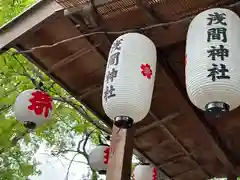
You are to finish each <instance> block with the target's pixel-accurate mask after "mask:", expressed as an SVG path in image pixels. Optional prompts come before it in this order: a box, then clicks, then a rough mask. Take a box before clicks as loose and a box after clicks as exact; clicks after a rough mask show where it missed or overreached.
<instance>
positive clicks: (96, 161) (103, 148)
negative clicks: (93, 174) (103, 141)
mask: <svg viewBox="0 0 240 180" xmlns="http://www.w3.org/2000/svg"><path fill="white" fill-rule="evenodd" d="M109 153H110V147H109V146H107V145H100V146H97V147H96V148H94V149H93V150H92V151H91V152H90V154H89V165H90V167H91V168H92V169H94V170H95V171H98V173H99V174H106V171H107V164H108V159H109Z"/></svg>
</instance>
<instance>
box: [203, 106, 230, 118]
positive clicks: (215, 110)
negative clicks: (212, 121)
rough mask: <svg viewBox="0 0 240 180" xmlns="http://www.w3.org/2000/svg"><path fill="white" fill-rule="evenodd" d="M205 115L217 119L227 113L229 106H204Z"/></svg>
mask: <svg viewBox="0 0 240 180" xmlns="http://www.w3.org/2000/svg"><path fill="white" fill-rule="evenodd" d="M205 109H206V115H207V116H211V117H215V118H218V117H220V115H221V114H223V113H225V112H228V111H229V109H230V106H229V105H228V104H227V103H224V102H210V103H208V104H207V105H206V106H205Z"/></svg>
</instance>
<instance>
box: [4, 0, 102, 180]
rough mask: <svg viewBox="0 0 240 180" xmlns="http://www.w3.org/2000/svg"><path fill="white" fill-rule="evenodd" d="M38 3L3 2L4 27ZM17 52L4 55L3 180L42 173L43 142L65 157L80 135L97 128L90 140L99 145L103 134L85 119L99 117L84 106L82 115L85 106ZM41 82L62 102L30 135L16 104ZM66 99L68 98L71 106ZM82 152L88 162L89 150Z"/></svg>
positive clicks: (26, 0) (29, 0)
mask: <svg viewBox="0 0 240 180" xmlns="http://www.w3.org/2000/svg"><path fill="white" fill-rule="evenodd" d="M34 2H35V0H0V25H3V24H4V23H6V22H7V21H9V20H11V19H12V18H14V17H15V16H17V15H18V14H19V13H21V12H22V11H23V10H24V9H26V8H27V7H29V6H30V5H32V4H33V3H34ZM14 52H15V51H14V50H13V49H11V50H9V51H8V52H6V53H4V54H1V55H0V67H1V68H0V75H1V76H0V112H1V113H0V180H26V177H28V176H30V175H38V174H40V172H39V170H38V169H37V167H38V166H37V165H38V163H37V162H36V160H35V159H34V154H35V153H36V151H37V150H38V148H39V145H40V144H41V143H42V142H44V143H45V144H46V145H47V147H48V148H49V149H50V150H51V151H53V152H56V151H57V154H61V153H62V154H64V153H65V152H64V150H73V149H74V148H76V143H75V137H76V136H80V137H81V136H83V135H84V134H86V133H89V132H90V131H92V130H93V129H95V131H94V133H92V134H91V135H90V137H89V139H90V140H91V141H92V142H93V143H99V138H98V137H99V136H100V134H101V132H100V131H99V130H96V128H95V127H93V125H92V124H91V123H89V122H88V121H87V120H86V119H85V118H84V117H88V118H90V119H93V120H95V121H98V120H97V118H96V117H95V116H93V115H92V114H91V113H90V112H89V111H88V110H87V109H84V107H82V110H83V111H84V115H83V114H81V113H79V111H77V110H78V109H81V104H80V103H79V102H78V101H76V100H75V99H74V98H72V96H71V95H69V94H68V93H67V92H66V91H65V90H64V89H62V88H61V87H60V86H59V85H58V84H56V83H55V82H53V81H52V80H51V79H50V78H49V77H48V76H47V75H46V74H44V73H43V72H41V71H40V70H39V69H38V68H36V67H35V66H34V65H33V64H31V63H30V62H29V61H27V59H26V58H25V57H24V56H23V55H19V54H15V53H14ZM14 54H15V55H14ZM40 81H41V82H43V84H44V88H45V90H46V91H47V92H48V93H49V94H50V95H51V96H53V97H57V98H59V99H61V101H55V104H54V105H55V109H54V117H53V119H52V120H51V121H50V122H49V123H47V124H45V125H44V126H42V127H40V128H38V129H36V130H35V131H34V132H29V131H28V130H26V129H25V128H24V127H23V125H22V124H20V123H19V122H18V121H17V120H16V119H15V117H14V114H13V112H12V105H13V103H14V102H15V99H16V97H17V96H18V95H19V94H20V93H21V92H22V91H24V90H27V89H33V88H35V87H36V85H37V84H38V83H39V82H40ZM63 98H67V99H68V101H69V102H70V103H67V102H65V101H64V100H63ZM86 114H87V115H86ZM98 123H99V122H98ZM100 125H101V123H100ZM79 153H80V152H79ZM81 153H82V155H84V157H86V159H88V157H87V154H86V152H85V151H81ZM90 176H91V177H90V179H97V177H98V176H97V174H96V172H95V171H92V173H90Z"/></svg>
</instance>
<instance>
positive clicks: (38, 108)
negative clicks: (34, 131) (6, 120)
mask: <svg viewBox="0 0 240 180" xmlns="http://www.w3.org/2000/svg"><path fill="white" fill-rule="evenodd" d="M52 110H53V102H52V98H51V97H50V96H49V95H48V94H46V93H45V92H43V91H41V90H35V89H31V90H26V91H24V92H22V93H21V94H20V95H19V96H18V97H17V98H16V101H15V104H14V115H15V117H16V119H17V120H19V121H21V122H22V123H25V122H33V123H35V125H36V127H38V126H41V125H42V124H44V123H45V122H47V120H49V119H51V117H52Z"/></svg>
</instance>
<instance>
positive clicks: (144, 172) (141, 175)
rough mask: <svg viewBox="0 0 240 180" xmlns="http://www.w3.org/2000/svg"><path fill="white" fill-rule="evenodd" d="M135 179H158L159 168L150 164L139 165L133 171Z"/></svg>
mask: <svg viewBox="0 0 240 180" xmlns="http://www.w3.org/2000/svg"><path fill="white" fill-rule="evenodd" d="M133 180H158V173H157V169H156V168H154V167H152V166H150V165H149V164H141V165H137V166H136V167H135V168H134V171H133Z"/></svg>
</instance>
